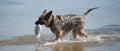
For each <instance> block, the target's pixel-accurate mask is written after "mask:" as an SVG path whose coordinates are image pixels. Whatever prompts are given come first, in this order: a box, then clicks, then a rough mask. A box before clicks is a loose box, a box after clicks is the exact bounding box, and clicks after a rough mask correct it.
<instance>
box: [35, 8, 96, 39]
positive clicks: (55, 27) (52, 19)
mask: <svg viewBox="0 0 120 51" xmlns="http://www.w3.org/2000/svg"><path fill="white" fill-rule="evenodd" d="M96 8H97V7H95V8H90V9H88V10H87V11H86V12H85V13H84V14H83V15H81V16H80V15H76V14H68V15H52V11H49V12H48V13H47V11H46V10H44V11H43V13H42V15H41V16H40V17H39V19H38V20H37V21H36V22H35V24H36V25H39V24H40V25H45V26H46V27H49V28H50V29H51V31H52V32H53V33H54V34H55V35H56V38H55V40H61V38H62V37H63V36H65V35H66V34H68V32H70V31H72V32H73V37H74V39H75V38H76V36H77V34H78V35H80V36H81V35H83V36H85V37H86V38H87V32H85V30H84V19H85V16H86V15H87V14H88V13H89V12H90V11H92V10H94V9H96Z"/></svg>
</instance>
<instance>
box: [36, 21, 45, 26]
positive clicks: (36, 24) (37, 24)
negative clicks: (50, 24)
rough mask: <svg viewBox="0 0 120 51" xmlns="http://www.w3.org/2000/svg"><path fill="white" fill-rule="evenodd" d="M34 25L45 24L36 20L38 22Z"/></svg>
mask: <svg viewBox="0 0 120 51" xmlns="http://www.w3.org/2000/svg"><path fill="white" fill-rule="evenodd" d="M35 24H36V25H39V24H40V25H43V24H45V23H44V22H42V21H39V20H38V21H36V22H35Z"/></svg>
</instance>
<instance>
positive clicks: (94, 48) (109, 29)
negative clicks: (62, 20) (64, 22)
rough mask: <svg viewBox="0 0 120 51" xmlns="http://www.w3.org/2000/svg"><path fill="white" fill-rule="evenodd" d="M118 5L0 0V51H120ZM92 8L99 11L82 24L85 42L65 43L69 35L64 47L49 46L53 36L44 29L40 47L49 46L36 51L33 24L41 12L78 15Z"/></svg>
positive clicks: (108, 0)
mask: <svg viewBox="0 0 120 51" xmlns="http://www.w3.org/2000/svg"><path fill="white" fill-rule="evenodd" d="M119 5H120V0H89V1H88V0H75V1H73V0H60V1H58V0H29V2H28V0H0V51H37V50H38V51H57V50H61V51H79V50H81V51H120V46H119V45H120V21H119V20H120V17H119V16H120V14H119V13H120V9H119V8H120V6H119ZM92 7H100V8H99V9H96V10H94V11H92V12H91V13H90V14H88V16H87V19H86V20H85V29H86V30H87V31H88V32H90V34H89V37H88V42H87V40H86V39H85V38H83V37H78V40H77V42H79V43H75V41H73V42H74V43H72V44H71V43H68V42H71V41H72V40H70V39H71V38H72V36H71V35H70V34H69V35H67V36H66V37H64V38H63V42H67V43H65V44H61V45H57V44H58V43H57V44H52V43H50V44H49V43H48V42H49V41H52V40H53V39H54V37H55V36H54V35H53V34H52V33H51V31H50V30H49V29H47V28H46V27H45V26H42V27H43V29H42V33H43V35H42V37H41V43H40V44H48V45H50V46H42V47H39V45H38V44H37V43H35V42H34V41H35V39H36V38H35V37H34V36H33V35H34V27H35V25H34V22H35V21H36V20H37V19H38V17H39V16H40V15H41V13H42V11H43V10H44V9H47V11H50V10H53V14H55V15H65V14H69V13H75V14H80V15H81V14H82V13H84V12H85V11H86V10H87V9H88V8H92ZM46 31H47V32H46ZM46 37H47V38H46ZM45 42H46V43H45ZM83 42H86V43H83ZM81 43H82V44H81ZM36 44H37V45H36ZM51 45H52V46H51ZM65 45H66V46H65Z"/></svg>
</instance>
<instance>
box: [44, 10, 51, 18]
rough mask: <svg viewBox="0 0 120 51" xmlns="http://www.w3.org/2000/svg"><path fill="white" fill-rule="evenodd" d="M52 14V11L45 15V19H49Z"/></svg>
mask: <svg viewBox="0 0 120 51" xmlns="http://www.w3.org/2000/svg"><path fill="white" fill-rule="evenodd" d="M51 15H52V11H50V12H48V13H47V14H46V16H45V19H46V20H48V19H49V18H50V17H51Z"/></svg>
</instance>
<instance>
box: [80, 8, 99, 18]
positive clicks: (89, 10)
mask: <svg viewBox="0 0 120 51" xmlns="http://www.w3.org/2000/svg"><path fill="white" fill-rule="evenodd" d="M97 8H99V7H94V8H90V9H88V10H87V11H86V12H85V13H84V14H83V15H82V16H83V17H85V16H87V14H88V13H89V12H91V11H92V10H94V9H97Z"/></svg>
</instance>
